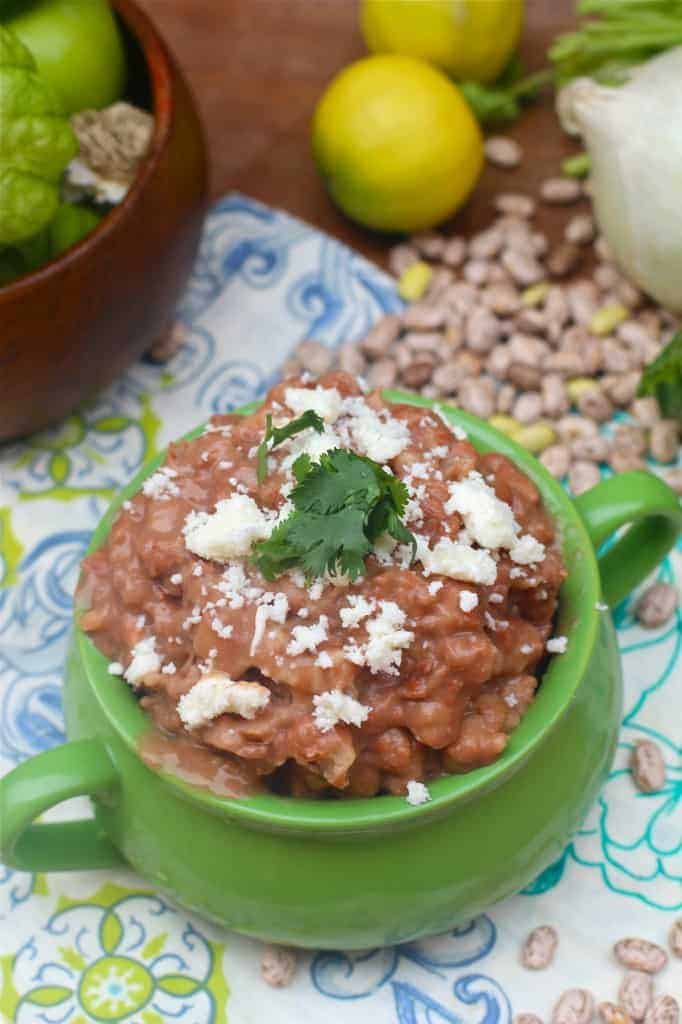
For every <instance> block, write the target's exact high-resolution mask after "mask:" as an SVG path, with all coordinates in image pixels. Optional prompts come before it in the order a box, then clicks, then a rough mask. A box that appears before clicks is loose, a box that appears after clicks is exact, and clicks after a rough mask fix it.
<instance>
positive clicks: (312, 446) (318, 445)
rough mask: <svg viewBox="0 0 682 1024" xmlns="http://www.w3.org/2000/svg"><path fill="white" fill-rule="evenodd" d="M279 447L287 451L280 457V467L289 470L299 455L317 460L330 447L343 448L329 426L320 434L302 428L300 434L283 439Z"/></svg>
mask: <svg viewBox="0 0 682 1024" xmlns="http://www.w3.org/2000/svg"><path fill="white" fill-rule="evenodd" d="M281 447H282V448H284V449H286V452H287V454H286V456H285V457H284V458H283V459H282V469H284V470H289V469H291V467H292V466H293V464H294V462H295V461H296V459H297V458H298V457H299V455H304V454H305V455H307V456H308V458H309V459H310V461H311V462H319V461H320V456H321V455H324V453H325V452H328V451H331V449H332V448H343V443H342V441H341V438H340V437H339V435H338V434H337V433H336V432H335V431H334V430H332V429H331V427H325V429H324V430H323V431H322V433H321V434H318V433H317V431H316V430H312V429H310V430H303V431H302V432H301V433H300V434H295V435H294V437H291V438H289V439H288V440H287V441H284V442H283V443H282V445H281Z"/></svg>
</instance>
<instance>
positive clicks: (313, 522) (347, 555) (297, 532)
mask: <svg viewBox="0 0 682 1024" xmlns="http://www.w3.org/2000/svg"><path fill="white" fill-rule="evenodd" d="M304 415H307V414H305V413H304ZM302 418H303V417H300V418H299V420H300V419H302ZM295 422H299V421H295ZM289 426H291V424H289ZM282 429H286V428H282ZM292 468H293V472H294V475H295V477H296V479H297V481H298V484H297V486H296V487H295V488H294V489H293V491H292V492H291V495H290V499H291V502H292V504H293V506H294V508H293V511H292V512H291V513H290V515H289V516H288V517H287V519H285V520H284V522H282V523H280V524H279V526H277V527H276V528H275V529H274V530H273V532H272V534H271V535H270V537H269V538H268V539H267V540H265V541H261V543H259V544H257V545H256V547H255V549H254V554H253V561H254V563H255V564H256V565H257V566H258V568H259V569H260V571H261V573H262V574H263V576H265V578H266V579H268V580H274V579H276V577H277V576H280V575H281V574H282V573H283V572H286V570H287V569H292V568H294V567H299V568H300V569H302V570H303V572H304V573H305V575H306V579H307V580H308V581H310V580H312V579H314V578H315V577H317V576H323V575H324V573H325V572H328V573H330V574H332V575H334V574H336V573H344V574H346V575H347V576H349V577H350V578H351V580H355V579H357V578H358V576H361V575H362V574H363V572H364V568H365V558H366V557H367V555H369V553H370V552H371V550H372V547H373V545H374V543H375V542H376V540H377V539H378V538H379V537H380V536H381V534H382V533H385V532H387V533H389V534H390V535H391V536H392V537H393V538H395V540H397V541H399V542H400V543H402V544H409V545H411V547H412V553H413V555H414V552H415V550H416V541H415V538H414V536H413V535H412V533H410V531H409V530H408V529H407V527H406V526H405V525H404V524H403V523H402V521H401V516H402V515H403V513H404V511H405V506H406V504H407V498H408V494H407V488H406V487H405V484H404V483H403V482H402V481H401V480H399V479H398V478H397V477H394V476H392V475H391V474H390V473H387V472H386V471H385V470H384V469H382V468H381V466H379V465H378V464H377V463H376V462H373V461H372V460H371V459H368V458H365V457H364V456H361V455H356V454H355V453H354V452H351V451H345V450H344V449H341V448H335V449H333V450H332V451H329V452H326V453H325V454H323V455H322V456H321V457H320V461H319V463H315V464H313V463H312V462H311V460H310V458H309V456H308V455H306V454H303V455H300V456H299V457H298V459H297V460H296V462H295V463H294V465H293V467H292Z"/></svg>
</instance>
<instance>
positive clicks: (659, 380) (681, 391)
mask: <svg viewBox="0 0 682 1024" xmlns="http://www.w3.org/2000/svg"><path fill="white" fill-rule="evenodd" d="M637 394H638V395H653V396H654V397H655V398H657V399H658V404H659V405H660V407H661V411H662V413H663V415H664V416H669V417H671V418H677V419H678V420H679V421H680V422H681V423H682V331H678V332H677V334H675V336H674V337H673V338H672V340H671V341H669V342H668V344H667V345H666V347H665V348H664V349H663V351H662V352H661V353H660V354H659V356H658V357H657V358H656V359H654V361H653V363H650V364H649V366H647V367H646V369H645V370H644V373H643V374H642V379H641V381H640V385H639V390H638V392H637Z"/></svg>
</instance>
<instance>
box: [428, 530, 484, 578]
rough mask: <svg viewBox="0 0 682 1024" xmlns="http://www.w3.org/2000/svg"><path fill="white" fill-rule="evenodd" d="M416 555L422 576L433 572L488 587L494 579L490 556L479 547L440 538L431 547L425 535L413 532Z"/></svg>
mask: <svg viewBox="0 0 682 1024" xmlns="http://www.w3.org/2000/svg"><path fill="white" fill-rule="evenodd" d="M416 540H417V558H418V560H419V561H420V562H421V563H422V565H423V567H424V575H425V576H430V575H431V574H432V573H435V574H437V575H440V576H449V577H450V578H451V579H454V580H461V581H462V582H464V583H482V584H484V585H486V586H490V585H491V584H493V583H494V582H495V580H496V579H497V566H496V564H495V560H494V558H492V556H491V555H490V554H489V553H488V552H487V551H484V550H482V549H478V548H472V547H470V546H469V545H468V544H460V543H459V542H458V541H453V540H448V538H447V537H441V539H440V540H439V541H438V543H437V544H436V546H435V547H434V548H429V546H428V542H427V540H426V538H425V537H423V536H420V535H417V536H416Z"/></svg>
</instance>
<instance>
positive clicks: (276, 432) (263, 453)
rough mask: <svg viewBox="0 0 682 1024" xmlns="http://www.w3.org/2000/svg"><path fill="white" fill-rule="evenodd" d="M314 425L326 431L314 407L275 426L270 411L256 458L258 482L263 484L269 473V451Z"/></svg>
mask: <svg viewBox="0 0 682 1024" xmlns="http://www.w3.org/2000/svg"><path fill="white" fill-rule="evenodd" d="M308 427H312V428H313V430H316V431H317V433H318V434H322V433H323V432H324V420H323V419H322V417H321V416H318V415H317V413H316V412H313V410H312V409H306V411H305V412H304V413H303V414H302V415H301V416H299V417H298V419H295V420H290V422H289V423H286V424H285V425H284V426H283V427H273V425H272V416H271V415H270V414H269V413H268V415H267V416H266V418H265V436H264V438H263V440H262V441H261V443H260V444H259V445H258V452H257V455H256V458H257V460H258V483H259V484H262V483H263V481H264V480H265V478H266V476H267V475H268V452H269V451H272V449H273V448H275V447H276V446H277V445H278V444H281V443H282V441H287V440H288V439H289V438H290V437H293V436H294V435H295V434H300V433H301V431H302V430H307V429H308Z"/></svg>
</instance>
